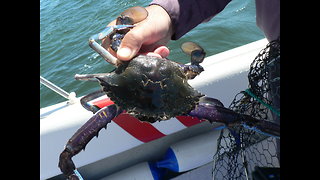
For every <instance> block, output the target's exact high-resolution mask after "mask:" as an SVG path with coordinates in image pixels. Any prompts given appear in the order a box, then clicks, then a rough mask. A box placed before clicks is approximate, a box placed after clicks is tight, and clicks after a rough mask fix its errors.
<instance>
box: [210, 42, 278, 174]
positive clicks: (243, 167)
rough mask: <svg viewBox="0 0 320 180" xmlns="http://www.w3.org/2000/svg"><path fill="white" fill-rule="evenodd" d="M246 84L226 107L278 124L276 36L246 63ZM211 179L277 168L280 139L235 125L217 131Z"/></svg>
mask: <svg viewBox="0 0 320 180" xmlns="http://www.w3.org/2000/svg"><path fill="white" fill-rule="evenodd" d="M248 80H249V87H248V89H246V90H244V91H241V92H239V93H238V94H237V95H236V96H235V98H234V100H233V101H232V103H231V104H230V106H229V108H230V109H232V110H233V111H235V112H238V113H241V114H246V115H249V116H252V117H254V118H257V119H262V120H266V121H271V122H274V123H276V124H279V125H280V38H278V39H277V40H274V41H271V42H270V43H269V44H267V46H266V47H265V48H264V49H263V50H261V51H260V52H259V54H258V55H257V56H256V58H255V59H254V60H253V62H252V63H251V65H250V70H249V73H248ZM214 162H215V164H214V167H213V177H214V179H217V180H220V179H230V180H231V179H232V180H234V179H236V180H238V179H239V180H242V179H253V177H252V172H253V171H254V170H255V168H256V167H278V168H280V139H276V138H274V137H270V136H266V135H263V134H261V133H258V132H256V131H253V130H249V129H246V128H244V127H243V126H241V125H235V126H232V127H228V128H225V129H223V130H222V131H221V134H220V136H219V138H218V148H217V152H216V154H215V155H214Z"/></svg>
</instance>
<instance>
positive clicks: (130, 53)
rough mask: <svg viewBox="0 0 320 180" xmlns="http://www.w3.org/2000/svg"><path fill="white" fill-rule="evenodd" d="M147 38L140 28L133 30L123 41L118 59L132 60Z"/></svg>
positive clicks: (118, 52)
mask: <svg viewBox="0 0 320 180" xmlns="http://www.w3.org/2000/svg"><path fill="white" fill-rule="evenodd" d="M144 39H145V37H144V36H143V32H142V31H141V30H140V28H138V27H136V28H133V29H131V30H130V31H129V32H128V33H127V34H126V35H125V36H124V38H123V39H122V41H121V44H120V47H119V49H118V51H117V57H118V58H119V59H120V60H123V61H128V60H131V59H132V58H133V57H134V56H135V55H136V54H137V53H138V52H139V50H140V48H141V46H142V44H143V42H144Z"/></svg>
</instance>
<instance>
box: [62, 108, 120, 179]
mask: <svg viewBox="0 0 320 180" xmlns="http://www.w3.org/2000/svg"><path fill="white" fill-rule="evenodd" d="M121 112H122V110H121V109H120V108H119V107H118V106H116V105H110V106H107V107H105V108H103V109H101V110H99V111H98V112H97V113H96V114H95V115H94V116H93V117H91V118H90V119H89V120H88V121H87V122H86V123H85V124H84V125H83V126H82V127H81V128H80V129H78V130H77V132H76V133H75V134H74V135H73V136H72V137H71V138H70V139H69V140H68V142H67V144H66V146H65V148H64V150H63V151H62V153H61V154H60V157H59V165H58V166H59V168H60V170H61V171H62V172H63V174H65V175H66V176H68V178H70V179H81V178H80V177H78V175H77V173H76V172H77V171H75V169H76V167H75V165H74V163H73V161H72V160H71V158H72V157H73V156H75V155H76V154H78V153H79V152H80V151H81V150H82V149H84V148H85V146H86V145H87V144H88V143H89V141H90V140H91V139H92V138H93V137H94V136H98V133H99V131H100V130H101V129H102V128H103V127H104V128H107V124H108V123H110V122H111V120H112V119H114V118H115V117H116V116H118V115H119V114H120V113H121Z"/></svg>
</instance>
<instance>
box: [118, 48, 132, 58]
mask: <svg viewBox="0 0 320 180" xmlns="http://www.w3.org/2000/svg"><path fill="white" fill-rule="evenodd" d="M117 53H118V55H119V56H121V57H122V58H130V57H131V53H132V50H131V49H130V48H127V47H123V48H120V49H119V50H118V52H117Z"/></svg>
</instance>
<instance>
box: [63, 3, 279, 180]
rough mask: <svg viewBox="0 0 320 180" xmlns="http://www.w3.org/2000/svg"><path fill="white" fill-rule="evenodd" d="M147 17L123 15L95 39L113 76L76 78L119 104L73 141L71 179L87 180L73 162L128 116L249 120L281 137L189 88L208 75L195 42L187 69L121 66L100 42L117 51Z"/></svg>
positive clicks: (155, 62)
mask: <svg viewBox="0 0 320 180" xmlns="http://www.w3.org/2000/svg"><path fill="white" fill-rule="evenodd" d="M147 14H148V13H147V11H146V10H145V9H144V8H142V7H133V8H130V9H128V10H126V11H124V12H123V13H121V15H120V16H119V17H118V18H117V23H116V25H115V26H110V27H107V28H106V29H105V30H103V31H102V32H101V33H99V34H97V35H94V36H92V37H91V38H90V39H89V45H90V47H91V48H93V49H94V50H95V51H97V52H98V53H99V54H100V55H101V56H102V57H103V58H104V59H105V60H106V61H108V62H109V63H111V64H113V65H114V66H116V70H114V71H113V72H111V73H102V74H85V75H75V78H76V79H77V80H97V81H99V83H100V85H101V87H102V89H103V91H104V92H105V93H106V94H107V96H108V97H110V99H111V100H112V101H114V103H115V104H113V105H109V106H106V107H104V108H102V109H100V110H99V111H97V112H95V114H94V116H93V117H91V118H90V119H89V120H88V121H87V122H86V123H85V124H84V125H83V126H82V127H81V128H80V129H78V130H77V132H76V133H75V134H74V135H73V136H72V137H71V138H70V139H69V140H68V142H67V144H66V145H65V148H64V150H63V151H62V153H61V154H60V158H59V168H60V169H61V171H62V172H63V174H65V175H66V176H67V177H68V179H82V177H81V176H80V175H79V173H78V171H77V170H76V167H75V165H74V163H73V161H72V160H71V158H72V157H73V156H75V155H76V154H78V153H79V152H80V151H81V150H82V149H84V148H85V146H86V145H87V144H88V143H89V142H90V140H91V139H92V138H93V137H94V136H98V132H99V131H100V130H101V129H102V128H106V127H107V124H108V123H110V122H111V120H112V119H114V118H115V117H117V116H118V115H119V114H121V113H123V112H124V111H125V113H129V114H131V115H132V116H135V117H137V118H138V119H139V120H141V121H146V122H150V123H153V122H155V121H162V120H167V119H170V118H171V117H175V116H179V115H186V116H192V117H197V118H199V119H205V120H208V121H209V122H221V123H224V124H226V125H229V124H232V123H234V122H236V121H239V119H244V118H245V119H246V120H247V122H249V123H247V124H246V125H247V126H248V125H249V126H255V127H260V126H263V127H264V130H265V131H266V133H271V134H277V133H278V131H277V130H274V129H275V128H274V127H273V126H272V124H261V122H260V121H259V120H256V119H254V118H252V117H250V116H246V115H242V114H238V113H236V112H233V111H232V110H230V109H227V108H225V107H224V106H223V104H222V103H221V102H220V101H219V100H217V99H214V98H210V97H206V96H204V95H203V94H201V93H200V92H198V91H197V90H195V89H194V88H192V87H191V86H190V85H189V84H188V81H187V80H188V79H193V78H195V77H196V76H197V75H198V74H200V73H201V72H202V71H203V70H204V69H203V67H202V66H201V65H200V63H201V62H202V61H203V60H204V57H205V52H204V50H203V48H201V47H200V46H199V45H197V44H195V43H192V42H186V43H184V44H183V45H182V50H183V51H184V52H185V53H187V54H189V55H190V56H191V64H190V65H185V64H179V63H176V62H174V61H171V60H168V59H166V58H159V57H154V56H146V55H138V56H136V57H134V58H133V59H132V60H130V61H126V62H121V61H119V60H117V58H115V57H114V56H112V55H111V54H110V53H109V52H108V51H107V50H106V49H105V48H103V47H102V46H101V45H100V44H98V43H97V42H96V41H97V40H102V39H104V38H109V39H108V40H109V41H110V47H111V48H112V49H113V50H115V51H117V47H118V46H119V45H120V43H121V39H122V38H123V37H124V35H125V34H126V33H127V32H128V31H129V30H130V29H131V28H133V27H134V26H135V25H134V24H136V23H138V22H139V21H141V20H143V19H145V18H146V17H147ZM263 123H266V122H263ZM266 127H269V128H266Z"/></svg>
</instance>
